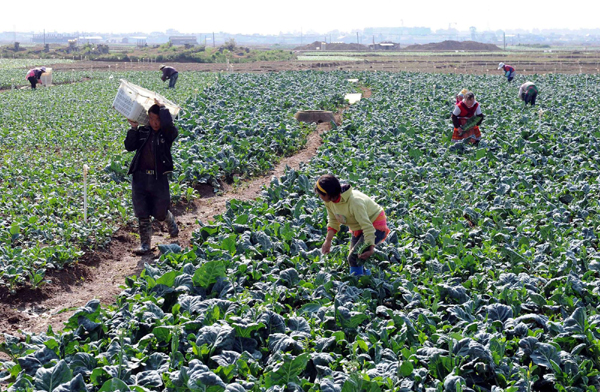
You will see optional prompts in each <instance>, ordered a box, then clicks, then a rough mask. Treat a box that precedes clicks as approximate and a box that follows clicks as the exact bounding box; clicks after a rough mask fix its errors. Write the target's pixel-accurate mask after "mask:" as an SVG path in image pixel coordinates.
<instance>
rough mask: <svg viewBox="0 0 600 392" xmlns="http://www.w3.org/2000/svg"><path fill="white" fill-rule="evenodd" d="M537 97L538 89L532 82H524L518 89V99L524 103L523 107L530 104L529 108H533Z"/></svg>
mask: <svg viewBox="0 0 600 392" xmlns="http://www.w3.org/2000/svg"><path fill="white" fill-rule="evenodd" d="M537 95H538V89H537V87H536V86H535V84H533V82H525V83H523V84H522V85H521V87H519V98H521V100H523V101H525V105H527V104H528V103H530V104H531V106H535V99H536V98H537Z"/></svg>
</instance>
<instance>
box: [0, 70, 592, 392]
mask: <svg viewBox="0 0 600 392" xmlns="http://www.w3.org/2000/svg"><path fill="white" fill-rule="evenodd" d="M347 78H358V79H359V80H360V82H361V83H362V85H364V86H367V87H369V88H370V89H371V90H372V92H373V95H372V97H371V98H369V99H363V100H362V101H360V103H358V104H356V105H353V106H351V107H349V108H348V109H347V110H346V111H345V112H344V115H343V118H344V121H343V123H342V124H341V126H338V127H337V128H335V129H333V130H331V131H329V132H328V133H327V134H326V135H325V136H324V139H325V140H324V144H323V146H322V147H321V148H320V149H319V151H318V153H317V155H316V156H315V157H314V158H313V159H312V160H311V161H310V162H307V163H306V164H305V165H303V166H302V167H301V169H300V170H298V171H294V170H288V171H287V172H286V173H285V175H284V176H282V177H281V178H273V180H272V181H271V183H270V185H269V186H268V187H265V188H264V190H263V192H262V196H261V197H260V198H259V199H257V200H256V201H253V202H241V201H236V200H232V201H231V202H230V203H229V204H228V209H227V211H226V212H225V213H224V214H223V215H221V216H218V217H216V218H215V220H214V221H210V222H202V225H201V226H200V227H199V228H198V229H197V230H196V231H195V232H194V235H193V239H192V244H193V246H192V247H191V248H189V249H184V250H180V249H178V248H177V247H173V248H169V247H163V248H162V251H163V254H162V256H161V258H160V260H159V261H158V262H157V263H156V264H153V265H146V267H145V269H144V270H143V272H142V273H141V274H140V276H137V277H130V278H128V279H127V280H126V282H125V284H126V287H125V289H124V291H123V292H122V293H121V295H120V296H119V297H118V298H117V301H116V304H114V305H113V306H105V305H100V303H99V301H98V300H91V301H90V302H89V303H88V304H87V305H86V306H85V307H82V308H80V309H79V310H77V311H76V312H75V313H74V314H73V315H72V317H71V318H70V319H69V321H68V323H67V325H66V328H65V330H64V331H62V332H60V333H58V332H54V331H52V330H51V329H49V330H48V331H47V332H46V333H45V334H41V335H28V336H27V337H26V339H19V338H18V337H15V336H11V335H6V336H5V342H3V343H2V344H0V350H1V351H3V352H5V353H7V354H8V355H9V356H10V358H11V359H10V360H8V361H6V362H4V363H2V364H0V377H2V378H3V379H4V380H5V382H7V383H9V384H10V386H9V387H7V388H8V390H9V391H26V390H36V391H57V392H58V391H60V392H62V391H114V390H119V391H159V390H160V391H162V390H168V391H189V390H191V391H240V392H241V391H273V392H274V391H327V392H330V391H331V392H350V391H402V392H404V391H427V392H434V391H449V392H453V391H490V392H500V391H551V390H556V391H572V392H575V391H598V390H600V378H599V374H600V363H599V358H600V314H599V312H598V304H599V303H600V280H599V277H600V254H599V253H598V231H599V230H600V228H599V226H600V217H599V216H598V208H599V206H598V191H599V183H598V161H599V156H598V154H599V152H600V126H599V122H600V106H599V105H598V103H597V101H595V97H596V96H597V87H596V86H597V84H598V82H599V80H598V77H597V76H585V75H544V76H542V75H535V76H532V77H531V79H532V81H534V82H536V84H537V86H538V87H539V89H540V96H539V99H538V101H539V105H538V106H536V107H535V108H531V107H526V108H524V107H523V106H522V103H521V102H520V101H518V100H517V87H518V85H514V84H513V85H507V84H506V82H505V80H504V79H503V78H502V77H500V76H474V75H434V74H414V73H413V74H407V73H394V74H391V73H382V72H377V73H375V72H373V73H368V72H364V73H358V72H356V73H348V72H340V71H334V72H329V73H322V72H298V73H280V74H268V75H244V74H228V75H225V76H221V77H220V78H219V79H218V80H217V81H216V82H215V83H214V84H212V85H210V86H208V87H206V88H205V89H204V90H203V91H201V92H198V93H197V94H193V95H192V96H190V99H189V100H187V101H186V103H185V105H184V110H185V114H184V115H183V116H182V118H181V119H180V120H179V122H178V126H179V127H180V129H181V130H182V132H181V136H180V139H179V141H178V142H177V143H176V146H175V149H174V150H175V151H177V156H176V158H175V160H176V161H177V162H178V165H179V167H178V168H177V170H178V173H177V176H178V181H177V182H175V183H174V184H173V186H174V189H178V188H177V187H178V186H179V187H182V189H184V188H185V187H190V186H191V184H193V182H194V181H209V180H210V178H217V177H218V178H226V177H227V176H228V175H232V174H233V173H251V174H258V173H261V172H264V170H265V168H267V167H268V165H267V164H266V163H265V164H263V163H262V161H261V159H267V158H268V157H269V156H272V155H277V154H287V153H290V151H291V150H289V149H290V148H292V149H293V148H295V147H291V146H294V145H297V144H298V143H300V144H301V140H302V138H303V135H306V133H307V132H308V131H310V128H308V129H307V128H306V127H305V126H301V125H299V124H297V123H295V122H294V121H293V120H292V114H293V112H294V111H295V110H298V109H309V108H310V109H319V108H334V107H336V106H341V105H342V102H341V101H340V96H343V93H347V92H352V91H349V90H350V87H349V86H348V84H347V83H346V79H347ZM180 80H181V78H180ZM409 81H410V82H409ZM523 81H524V80H523ZM98 83H99V84H101V83H102V81H98ZM104 83H107V82H104ZM107 85H108V86H111V85H110V83H108V84H107ZM85 86H89V87H91V86H94V84H91V82H88V83H82V84H81V88H82V89H83V88H84V87H85ZM102 86H104V84H102ZM114 86H115V85H114V84H113V85H112V87H111V88H112V89H113V90H114ZM465 87H466V88H469V89H473V90H474V91H475V94H476V98H477V99H478V101H479V102H480V103H481V106H482V110H483V113H484V114H485V116H486V118H485V120H484V122H483V124H482V127H481V129H482V134H483V140H482V142H481V143H480V144H479V145H478V146H472V145H469V144H455V145H452V144H451V142H450V138H451V134H452V132H451V131H452V128H451V122H450V119H449V115H450V112H451V110H452V108H453V101H454V98H453V96H454V94H455V93H456V92H457V91H460V90H461V89H462V88H465ZM72 88H79V87H72ZM102 88H103V89H104V88H105V87H102ZM50 90H51V89H48V93H47V94H55V95H51V96H48V97H47V98H46V100H42V99H43V98H42V97H43V96H42V95H39V96H38V97H39V98H35V99H34V100H33V102H37V105H38V106H37V107H38V110H37V111H41V109H42V108H43V107H45V106H47V105H50V102H55V103H56V102H70V103H68V104H71V103H72V104H73V105H78V104H80V103H81V102H80V100H81V99H82V98H80V97H81V96H82V95H83V94H85V93H84V92H83V91H81V92H80V93H79V94H74V95H73V96H71V98H70V99H72V100H73V101H69V98H68V97H69V93H68V91H69V90H65V91H64V92H63V93H59V92H60V90H58V89H57V90H55V91H57V92H56V93H51V92H50ZM11 94H12V93H11ZM8 97H10V98H8ZM29 97H30V96H27V97H25V96H21V95H10V96H2V99H3V100H5V99H11V100H14V101H11V102H12V105H11V107H12V108H18V107H21V106H20V105H17V103H18V102H20V103H21V105H25V102H28V100H30V99H31V98H29ZM61 97H62V98H61ZM38 99H39V100H40V101H39V102H38ZM6 107H7V105H6V104H4V105H2V110H3V111H4V112H3V113H4V116H13V117H9V121H7V120H6V119H4V120H3V121H2V127H3V128H1V132H2V134H0V137H1V138H2V141H3V144H2V146H3V147H2V148H3V149H2V166H3V170H2V172H0V173H2V174H0V176H1V177H0V187H1V189H2V192H1V193H0V194H1V195H2V199H1V202H2V203H3V204H1V208H0V211H1V212H0V214H2V215H1V219H2V220H3V221H4V222H5V224H4V227H3V228H2V229H0V233H2V234H0V239H1V242H0V249H2V251H3V252H4V253H1V254H0V255H1V256H2V259H1V260H2V262H3V263H4V266H10V265H11V264H13V263H15V264H16V263H20V262H21V260H23V263H24V264H26V263H27V262H28V261H29V260H30V259H29V255H27V256H23V257H22V259H21V258H17V257H14V255H15V254H16V253H17V252H25V251H26V250H28V249H36V248H35V246H31V247H29V248H27V247H26V244H27V243H28V242H27V241H29V243H30V244H33V245H35V244H36V243H41V242H38V241H42V238H43V237H40V234H39V233H37V232H36V230H40V231H44V230H42V229H38V228H39V227H44V225H56V226H55V227H56V228H57V229H56V230H55V231H51V230H50V231H48V232H50V233H52V238H54V239H55V241H56V242H55V245H56V246H57V247H58V246H59V245H60V244H62V245H63V246H65V249H66V248H67V247H70V248H69V249H74V251H76V250H77V249H76V246H77V245H76V244H80V243H81V242H82V241H83V242H85V240H84V238H88V239H89V235H86V234H82V233H86V230H94V233H96V234H95V235H100V234H102V235H104V238H105V239H106V240H108V239H109V238H110V228H104V226H102V225H103V224H106V219H108V217H109V216H114V215H111V214H114V213H115V209H116V211H121V212H120V213H122V215H123V218H122V219H126V217H127V216H128V214H129V215H130V214H131V212H130V207H129V206H128V200H129V198H128V196H126V193H127V192H126V186H125V185H123V184H126V182H127V178H126V177H125V175H124V172H123V168H124V165H125V164H126V162H127V161H128V159H129V157H128V156H126V155H119V154H118V150H119V149H118V148H117V147H116V146H117V145H118V143H120V142H121V139H122V136H123V132H124V131H123V132H121V131H120V129H121V130H122V128H123V125H122V121H121V122H119V121H118V118H117V116H116V117H115V119H114V121H116V122H115V123H111V122H107V118H112V117H111V116H112V114H110V115H108V114H107V111H108V109H107V108H106V107H105V108H104V109H102V110H99V111H98V112H99V113H97V112H94V111H93V110H92V108H93V106H91V107H90V106H86V107H87V110H88V111H86V112H84V113H87V114H86V116H87V115H89V116H90V117H89V118H90V119H91V120H90V121H86V122H85V124H84V123H78V122H77V121H76V119H74V118H70V117H69V116H71V117H76V116H74V115H67V114H64V115H63V116H58V115H57V116H56V117H54V118H53V119H52V120H51V121H52V126H44V125H43V122H44V121H48V120H45V119H42V118H31V119H29V117H25V115H24V114H21V117H20V118H19V116H18V115H17V114H16V113H18V112H19V111H18V110H8V111H7V110H6ZM74 107H78V106H74ZM53 113H58V111H57V110H55V111H53ZM101 114H102V115H103V116H104V118H103V119H102V116H100V115H101ZM95 116H99V117H95ZM78 121H81V118H80V119H78ZM24 123H26V126H24V125H23V124H24ZM19 124H20V125H19ZM61 124H75V125H76V126H73V127H72V128H71V127H65V128H66V129H63V128H62V127H61V126H60V125H61ZM59 129H60V130H62V131H61V132H58V130H59ZM94 130H96V131H95V132H94ZM63 135H72V136H71V138H62V139H61V137H63ZM256 144H260V147H258V148H256V147H257V146H256ZM76 145H77V146H79V149H81V148H80V146H81V145H85V146H87V147H88V151H86V154H98V155H104V156H106V158H105V160H104V161H102V160H101V159H100V157H98V158H97V159H98V160H99V161H101V162H102V163H101V164H100V165H97V166H96V169H95V175H96V177H95V178H96V180H95V181H97V184H99V185H98V186H95V187H93V192H94V202H93V204H92V207H90V208H91V210H92V211H94V213H93V214H92V215H93V216H94V219H95V220H92V221H91V222H90V223H89V224H88V226H86V225H82V224H81V219H80V217H79V219H77V217H78V215H77V214H80V210H81V208H79V207H77V208H75V206H74V203H75V200H79V199H80V198H79V196H80V194H81V186H80V185H75V184H78V183H79V182H80V174H79V171H78V169H76V168H77V167H79V166H80V165H81V164H82V159H83V158H81V157H78V158H75V156H76V154H75V153H74V151H75V147H74V146H76ZM104 145H108V146H109V147H108V148H109V150H106V152H103V151H102V150H103V149H104ZM4 146H8V147H7V148H5V147H4ZM110 146H114V147H110ZM219 146H220V147H219ZM223 146H225V147H223ZM55 149H58V150H59V151H55ZM265 149H268V151H270V152H267V153H266V154H265V155H266V157H265V156H261V155H260V151H264V150H265ZM25 151H32V152H35V151H38V152H37V153H36V154H38V155H34V157H36V156H37V158H35V159H32V158H31V157H30V158H27V156H24V155H25V153H24V152H25ZM52 151H54V152H53V153H52ZM49 152H50V153H52V155H49ZM59 153H60V154H59ZM61 156H62V157H63V158H62V159H61V158H60V157H61ZM67 159H76V160H75V161H74V162H73V163H72V164H71V163H70V162H71V161H67ZM89 159H91V157H90V158H89ZM29 162H31V164H29ZM9 163H10V164H9ZM71 167H72V168H71ZM5 169H8V170H9V172H8V173H6V172H5ZM324 173H333V174H335V175H336V176H338V177H340V178H342V179H345V180H347V181H349V182H350V183H351V184H352V185H353V186H354V187H355V188H357V189H359V190H361V191H362V192H364V193H366V194H368V195H371V196H373V197H374V198H375V199H376V200H377V202H378V203H379V204H380V205H382V206H383V207H384V209H385V210H386V214H387V216H388V224H389V226H390V228H391V229H392V233H391V234H390V236H389V237H388V239H387V241H386V242H385V243H384V244H382V245H380V246H379V247H378V248H377V251H376V254H375V255H374V256H373V257H372V258H371V259H370V260H369V261H368V266H369V268H370V269H371V270H372V273H373V274H372V276H363V277H360V279H358V278H356V277H350V276H349V275H348V269H347V265H346V261H345V256H346V254H347V251H348V248H347V242H348V240H349V234H348V233H347V232H344V231H343V230H342V231H340V232H339V233H338V235H337V236H336V239H335V240H334V246H333V249H332V253H331V254H329V255H327V256H322V255H321V254H320V246H321V244H322V241H323V239H324V237H325V233H326V213H325V208H324V206H323V204H322V203H321V202H320V200H319V198H318V197H317V196H316V195H315V194H314V193H313V185H314V181H315V180H316V178H318V176H319V175H321V174H324ZM23 184H27V186H24V185H23ZM17 185H18V186H17ZM105 189H106V191H105V192H106V193H103V191H104V190H105ZM113 189H114V191H113ZM109 192H120V193H115V195H120V196H119V197H116V198H115V196H111V195H110V194H109ZM175 193H176V194H179V195H180V196H181V197H183V196H184V194H185V192H181V193H177V192H175ZM68 197H72V198H73V199H72V201H69V202H66V201H65V199H66V198H68ZM111 199H114V200H115V202H118V204H119V205H115V206H113V207H109V206H104V204H106V203H108V202H109V201H108V200H111ZM36 200H37V201H36ZM26 201H27V202H26ZM35 203H38V204H35ZM101 206H102V207H101ZM26 208H29V209H30V210H29V212H27V211H25V209H26ZM22 210H23V211H22ZM5 211H10V214H9V215H8V216H7V215H5ZM53 211H59V212H56V213H53ZM76 211H77V212H76ZM100 211H104V212H100ZM50 214H53V215H52V219H49V218H48V215H50ZM61 217H62V219H63V220H61V219H60V218H61ZM12 222H18V223H17V224H16V225H14V224H13V223H12ZM63 222H73V223H72V224H67V223H63ZM74 222H77V223H74ZM8 223H10V225H8ZM94 225H96V226H94ZM13 227H16V228H18V231H17V232H16V233H15V234H18V236H16V237H14V238H13V237H12V236H14V235H15V234H11V231H10V230H12V228H13ZM59 229H61V230H63V231H62V232H61V231H60V230H59ZM67 231H68V232H69V236H66V235H64V234H63V233H66V232H67ZM90 232H91V231H90ZM72 233H79V234H77V235H75V234H72ZM15 241H20V242H18V244H15ZM98 243H99V242H98ZM68 244H71V245H68ZM45 248H46V247H44V246H39V251H40V252H42V251H43V250H44V249H45ZM16 249H19V251H17V250H16ZM60 249H63V248H60ZM6 252H12V253H8V257H7V256H6V255H7V253H6ZM76 256H77V254H75V253H74V254H72V255H71V256H70V258H71V259H76ZM38 261H39V262H40V263H42V262H46V263H48V260H46V259H42V258H39V259H38ZM3 268H4V267H3ZM32 268H35V264H33V265H32V267H30V269H29V271H31V270H32ZM23 271H25V269H23ZM4 279H7V277H6V274H5V275H4ZM32 283H33V282H32Z"/></svg>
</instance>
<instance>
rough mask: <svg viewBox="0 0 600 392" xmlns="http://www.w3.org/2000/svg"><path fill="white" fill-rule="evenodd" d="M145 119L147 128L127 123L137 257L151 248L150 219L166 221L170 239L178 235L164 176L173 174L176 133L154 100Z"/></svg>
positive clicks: (166, 180) (167, 181) (126, 142)
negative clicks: (172, 153)
mask: <svg viewBox="0 0 600 392" xmlns="http://www.w3.org/2000/svg"><path fill="white" fill-rule="evenodd" d="M148 117H149V125H147V126H142V127H139V126H138V123H137V122H135V121H131V120H129V123H130V124H131V129H130V130H129V131H128V132H127V138H126V139H125V148H126V149H127V151H135V156H134V157H133V160H132V161H131V165H130V166H129V173H128V174H131V175H133V179H132V181H131V189H132V199H133V211H134V212H135V216H136V217H137V218H138V220H139V225H140V227H139V231H140V241H141V246H140V248H139V249H137V250H136V251H135V253H136V254H138V255H142V254H146V253H148V252H150V249H151V241H152V223H151V221H150V216H153V217H154V218H155V219H157V220H159V221H165V220H166V222H167V226H168V229H169V235H170V236H171V237H177V235H178V234H179V229H178V228H177V223H175V218H174V217H173V214H172V213H171V211H169V207H170V204H171V195H170V194H169V179H168V177H167V174H168V173H170V172H172V171H173V158H172V157H171V146H172V145H173V141H175V139H176V138H177V135H178V133H179V132H178V131H177V128H176V127H175V126H174V125H173V118H172V117H171V113H170V112H169V110H168V109H167V108H166V107H165V105H164V104H163V103H161V102H160V101H158V100H157V99H154V105H152V106H151V107H150V109H148Z"/></svg>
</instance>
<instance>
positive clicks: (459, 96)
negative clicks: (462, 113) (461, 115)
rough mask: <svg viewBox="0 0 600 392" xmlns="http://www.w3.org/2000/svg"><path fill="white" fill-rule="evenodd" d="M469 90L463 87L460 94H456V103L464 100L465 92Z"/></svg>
mask: <svg viewBox="0 0 600 392" xmlns="http://www.w3.org/2000/svg"><path fill="white" fill-rule="evenodd" d="M468 92H469V90H467V89H466V88H463V89H462V90H460V92H459V93H458V94H456V97H455V98H456V103H455V105H458V104H459V103H461V102H462V100H463V99H464V98H465V94H466V93H468Z"/></svg>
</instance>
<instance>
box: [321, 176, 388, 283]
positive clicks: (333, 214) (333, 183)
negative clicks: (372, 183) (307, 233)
mask: <svg viewBox="0 0 600 392" xmlns="http://www.w3.org/2000/svg"><path fill="white" fill-rule="evenodd" d="M315 193H316V194H317V195H319V197H320V198H321V200H323V201H324V202H325V208H326V209H327V237H326V238H325V242H324V243H323V246H322V247H321V253H322V254H327V253H329V252H330V251H331V240H332V239H333V237H334V236H335V234H336V233H337V232H338V231H339V230H340V225H341V224H343V225H346V226H348V227H349V228H350V232H351V233H352V239H351V241H350V254H349V255H348V263H349V264H350V275H356V276H359V275H370V274H371V272H370V271H369V270H367V269H365V268H364V267H363V263H364V261H365V260H367V259H368V258H369V257H371V255H372V254H373V253H374V252H375V245H377V244H380V243H381V242H383V241H384V240H385V239H386V237H387V235H388V233H389V232H390V229H388V227H387V223H386V218H385V212H384V211H383V208H381V206H379V205H378V204H377V203H375V202H374V201H373V200H372V199H371V198H370V197H369V196H367V195H365V194H363V193H361V192H359V191H357V190H354V189H352V187H351V186H350V185H348V184H343V185H342V184H340V182H339V181H338V179H337V178H335V177H334V176H333V175H331V174H326V175H324V176H321V177H320V178H319V179H318V180H317V183H316V184H315ZM364 246H366V248H365V249H364V250H363V252H362V253H361V254H358V251H359V250H360V249H362V248H363V247H364Z"/></svg>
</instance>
